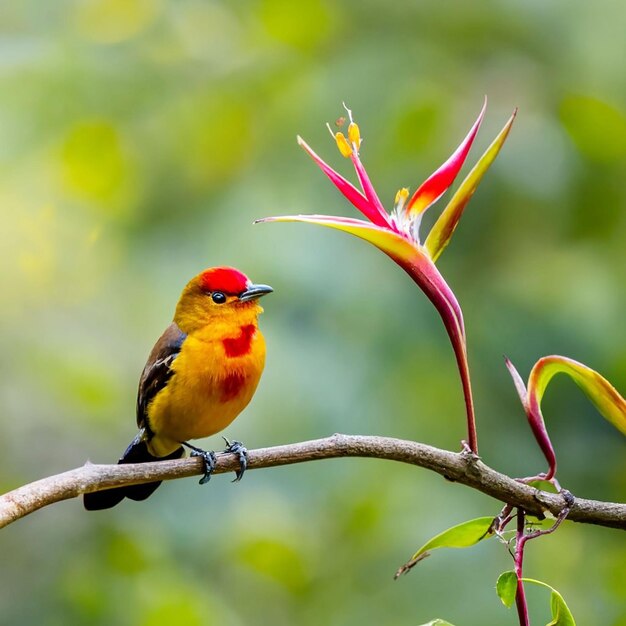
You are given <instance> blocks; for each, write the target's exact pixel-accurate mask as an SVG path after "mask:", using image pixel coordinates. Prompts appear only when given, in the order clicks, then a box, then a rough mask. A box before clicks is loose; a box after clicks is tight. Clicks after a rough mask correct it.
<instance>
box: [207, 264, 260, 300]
mask: <svg viewBox="0 0 626 626" xmlns="http://www.w3.org/2000/svg"><path fill="white" fill-rule="evenodd" d="M199 279H200V286H201V287H202V289H204V290H205V291H221V292H222V293H225V294H228V295H233V296H236V295H239V294H240V293H242V292H244V291H245V290H246V289H247V287H248V285H249V284H250V279H249V278H248V277H247V276H246V275H245V274H244V273H243V272H240V271H239V270H238V269H235V268H234V267H211V268H210V269H208V270H205V271H204V272H202V273H201V274H200V276H199Z"/></svg>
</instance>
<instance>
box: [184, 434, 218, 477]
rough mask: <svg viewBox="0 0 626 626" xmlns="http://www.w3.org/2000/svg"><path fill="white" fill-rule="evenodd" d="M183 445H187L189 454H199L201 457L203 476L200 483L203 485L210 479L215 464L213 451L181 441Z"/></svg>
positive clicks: (215, 459)
mask: <svg viewBox="0 0 626 626" xmlns="http://www.w3.org/2000/svg"><path fill="white" fill-rule="evenodd" d="M183 445H184V446H187V447H188V448H189V449H190V450H191V456H199V457H202V460H203V461H204V476H203V477H202V478H201V479H200V484H201V485H204V484H206V483H208V482H209V481H210V480H211V474H212V473H213V470H214V469H215V466H216V465H217V458H216V457H215V452H213V451H212V450H203V449H202V448H197V447H196V446H193V445H191V444H190V443H187V442H186V441H185V442H184V443H183Z"/></svg>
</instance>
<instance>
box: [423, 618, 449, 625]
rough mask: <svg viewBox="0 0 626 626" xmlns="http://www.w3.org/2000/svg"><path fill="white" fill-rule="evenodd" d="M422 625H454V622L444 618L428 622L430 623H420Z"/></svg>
mask: <svg viewBox="0 0 626 626" xmlns="http://www.w3.org/2000/svg"><path fill="white" fill-rule="evenodd" d="M420 626H454V624H451V623H450V622H446V620H444V619H434V620H432V621H430V622H428V624H420Z"/></svg>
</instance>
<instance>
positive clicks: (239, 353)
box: [84, 267, 272, 511]
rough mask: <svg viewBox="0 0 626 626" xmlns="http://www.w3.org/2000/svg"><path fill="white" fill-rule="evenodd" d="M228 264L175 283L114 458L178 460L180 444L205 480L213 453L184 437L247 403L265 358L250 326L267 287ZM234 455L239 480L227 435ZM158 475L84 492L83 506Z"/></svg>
mask: <svg viewBox="0 0 626 626" xmlns="http://www.w3.org/2000/svg"><path fill="white" fill-rule="evenodd" d="M271 292H272V288H271V287H269V286H268V285H255V284H252V283H251V282H250V280H249V279H248V277H247V276H246V275H245V274H243V273H242V272H240V271H239V270H236V269H235V268H232V267H213V268H210V269H207V270H205V271H203V272H201V273H200V274H198V275H197V276H196V277H195V278H193V279H192V280H191V281H189V283H188V284H187V286H186V287H185V288H184V289H183V293H182V294H181V297H180V300H179V301H178V305H177V306H176V312H175V314H174V321H173V322H172V323H171V324H170V325H169V326H168V327H167V329H166V330H165V332H164V333H163V334H162V335H161V337H160V338H159V340H158V341H157V342H156V344H155V346H154V348H153V349H152V352H151V353H150V356H149V357H148V362H147V363H146V366H145V367H144V369H143V373H142V374H141V378H140V380H139V392H138V395H137V425H138V426H139V429H140V430H139V433H138V434H137V436H136V437H135V439H133V441H132V443H131V444H130V445H129V446H128V448H127V450H126V452H124V454H123V456H122V458H121V459H120V460H119V463H146V462H149V461H158V460H164V459H178V458H180V457H182V456H183V455H184V448H183V446H186V447H188V448H190V449H191V450H192V455H200V456H202V457H203V458H204V461H205V475H204V477H203V478H202V480H201V481H200V482H201V483H205V482H207V481H208V480H209V478H210V475H211V472H212V470H213V468H214V466H215V454H214V453H213V452H210V451H208V452H207V451H204V450H201V449H200V448H196V447H195V446H193V445H191V444H189V443H188V440H189V439H200V438H202V437H208V436H210V435H214V434H215V433H218V432H220V431H221V430H223V429H224V428H226V427H227V426H228V425H229V424H230V423H231V422H232V421H233V420H234V419H235V418H236V417H237V416H238V415H239V413H241V411H243V409H245V407H246V406H247V405H248V403H249V402H250V400H251V399H252V396H253V395H254V392H255V390H256V388H257V385H258V383H259V380H260V378H261V374H262V372H263V367H264V365H265V340H264V338H263V335H262V334H261V331H260V330H259V327H258V316H259V315H260V314H261V313H262V312H263V309H262V308H261V306H260V305H259V303H258V301H257V300H258V298H260V297H261V296H263V295H265V294H268V293H271ZM227 444H228V448H227V451H229V452H234V453H238V454H239V460H240V464H241V469H240V470H239V471H238V472H237V477H236V480H239V479H240V478H241V476H242V475H243V472H244V470H245V468H246V449H245V448H244V447H243V445H242V444H241V443H239V442H237V441H235V442H233V443H232V444H231V443H230V442H228V441H227ZM160 484H161V483H160V481H159V482H152V483H146V484H143V485H131V486H127V487H117V488H114V489H106V490H104V491H98V492H94V493H88V494H85V495H84V504H85V508H86V509H87V510H89V511H94V510H99V509H108V508H110V507H112V506H115V505H116V504H118V503H119V502H121V501H122V500H123V499H124V498H130V499H131V500H145V499H146V498H147V497H148V496H150V495H151V494H152V493H153V492H154V490H155V489H156V488H157V487H158V486H159V485H160Z"/></svg>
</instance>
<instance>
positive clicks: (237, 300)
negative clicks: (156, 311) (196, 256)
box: [174, 267, 273, 333]
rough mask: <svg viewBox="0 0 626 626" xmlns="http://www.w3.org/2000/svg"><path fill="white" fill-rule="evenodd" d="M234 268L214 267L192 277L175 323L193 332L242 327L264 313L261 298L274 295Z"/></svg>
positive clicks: (181, 299)
mask: <svg viewBox="0 0 626 626" xmlns="http://www.w3.org/2000/svg"><path fill="white" fill-rule="evenodd" d="M272 291H273V289H272V288H271V287H270V286H269V285H258V284H254V283H252V281H251V280H250V279H249V278H248V277H247V276H246V275H245V274H244V273H242V272H240V271H239V270H237V269H235V268H234V267H211V268H209V269H207V270H204V271H203V272H200V274H198V275H197V276H195V277H194V278H192V279H191V280H190V281H189V282H188V283H187V285H186V286H185V288H184V289H183V293H182V294H181V296H180V300H179V301H178V305H177V307H176V314H175V315H174V321H175V322H176V323H177V324H178V326H179V327H180V329H181V330H182V331H183V332H186V333H190V332H193V331H194V330H195V329H198V328H201V327H203V326H205V325H206V324H210V323H214V322H218V321H220V322H223V323H225V324H229V323H232V324H239V323H241V321H242V320H243V319H244V318H245V319H246V320H249V319H250V318H256V316H257V315H259V314H260V313H262V312H263V309H262V308H261V306H260V305H259V303H258V302H257V300H258V298H260V297H261V296H264V295H265V294H268V293H271V292H272Z"/></svg>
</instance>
